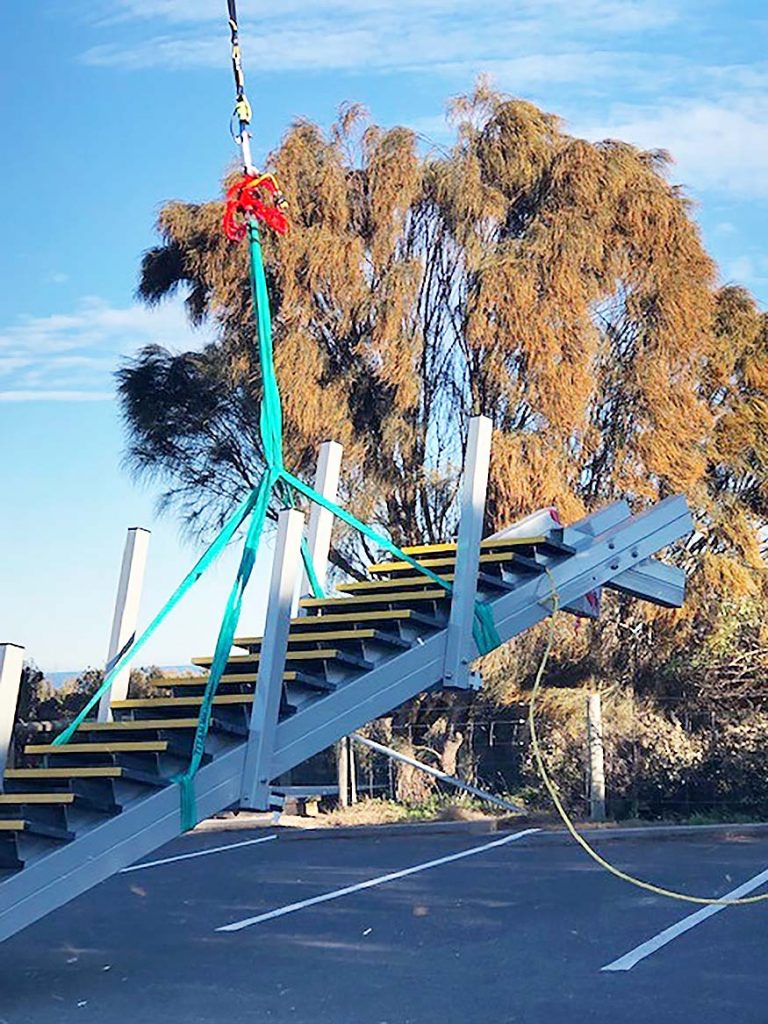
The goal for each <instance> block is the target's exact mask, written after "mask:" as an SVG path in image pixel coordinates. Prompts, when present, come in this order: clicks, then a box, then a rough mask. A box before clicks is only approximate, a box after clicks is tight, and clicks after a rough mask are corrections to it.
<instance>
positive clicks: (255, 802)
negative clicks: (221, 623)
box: [241, 509, 304, 810]
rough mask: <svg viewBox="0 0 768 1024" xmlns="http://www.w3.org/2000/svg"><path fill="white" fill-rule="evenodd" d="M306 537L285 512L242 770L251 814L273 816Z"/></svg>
mask: <svg viewBox="0 0 768 1024" xmlns="http://www.w3.org/2000/svg"><path fill="white" fill-rule="evenodd" d="M303 532H304V515H303V513H301V512H298V511H297V510H296V509H284V510H283V511H282V512H281V513H280V515H279V517H278V521H277V542H276V544H275V560H274V562H273V564H272V578H271V581H270V585H269V604H268V605H267V621H266V624H265V626H264V640H263V642H262V645H261V657H260V659H259V672H258V676H257V678H256V694H255V697H254V702H253V709H252V711H251V723H250V728H249V731H248V747H247V750H246V755H245V765H244V768H243V782H242V787H241V806H242V807H246V808H249V809H252V810H268V806H267V805H268V803H269V782H270V779H271V777H272V776H271V773H270V765H271V761H272V750H273V747H274V742H275V730H276V729H277V719H278V715H279V713H280V697H281V694H282V691H283V673H284V671H285V658H286V652H287V649H288V632H289V630H290V628H291V606H292V604H293V595H294V591H295V589H296V581H297V579H298V575H299V564H300V560H301V535H302V533H303Z"/></svg>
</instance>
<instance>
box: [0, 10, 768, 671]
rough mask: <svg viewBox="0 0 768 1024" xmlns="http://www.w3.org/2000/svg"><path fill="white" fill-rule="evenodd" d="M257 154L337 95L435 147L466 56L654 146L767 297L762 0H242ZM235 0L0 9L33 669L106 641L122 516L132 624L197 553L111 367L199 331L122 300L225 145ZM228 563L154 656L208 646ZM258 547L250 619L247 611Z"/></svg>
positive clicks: (0, 530) (4, 454)
mask: <svg viewBox="0 0 768 1024" xmlns="http://www.w3.org/2000/svg"><path fill="white" fill-rule="evenodd" d="M240 8H241V21H242V37H243V51H244V60H245V65H246V72H247V76H248V85H249V94H250V97H251V100H252V102H253V105H254V107H255V126H254V130H255V139H254V149H255V153H256V155H257V156H258V155H259V154H263V153H264V152H266V151H268V150H269V149H270V148H271V147H272V146H274V145H275V144H276V143H277V141H278V140H279V138H280V135H281V133H282V132H283V131H284V129H285V128H286V126H287V125H288V124H289V122H290V121H291V120H292V119H293V118H294V117H296V116H299V115H304V116H308V117H310V118H313V119H315V120H318V121H320V122H322V123H328V122H329V121H330V120H331V119H332V118H333V115H334V113H335V111H336V109H337V107H338V105H339V104H340V103H341V102H343V101H344V100H357V101H361V102H363V103H365V104H366V105H367V106H368V107H369V109H370V110H371V112H372V114H373V116H374V117H375V118H376V119H377V120H378V121H380V122H381V123H384V124H392V123H405V124H409V125H412V126H414V127H416V128H417V129H418V130H419V131H421V132H423V133H425V134H427V135H430V136H431V137H433V138H435V139H437V140H444V139H445V138H447V129H446V126H445V122H444V117H443V113H444V109H445V104H446V100H447V99H448V98H449V97H451V96H453V95H456V94H457V93H460V92H463V91H466V90H468V89H469V88H470V87H471V85H472V82H473V80H474V79H475V78H476V76H477V75H478V74H479V73H481V72H487V73H489V74H490V75H491V76H492V77H493V79H494V81H495V83H496V84H497V85H498V86H499V87H500V88H502V89H504V90H506V91H508V92H510V93H513V94H515V95H519V96H523V97H526V98H528V99H531V100H533V101H534V102H536V103H539V104H541V105H542V106H544V107H545V108H547V109H548V110H551V111H554V112H556V113H558V114H560V115H561V116H562V117H564V118H565V119H566V122H567V124H568V126H569V128H570V130H571V131H572V132H573V133H574V134H579V135H585V136H586V137H589V138H604V137H608V136H611V137H620V138H624V139H627V140H628V141H631V142H634V143H637V144H638V145H642V146H647V147H654V148H655V147H663V148H666V149H669V150H670V151H671V152H672V154H673V156H674V157H675V159H676V163H675V165H674V168H673V170H672V172H671V174H672V178H673V180H675V181H676V182H680V183H682V184H683V185H684V186H685V187H686V189H687V190H688V192H689V194H690V195H691V197H692V198H693V199H695V201H696V203H697V207H696V216H697V218H698V220H699V222H700V224H701V227H702V230H703V232H704V237H705V240H706V243H707V245H708V247H709V248H710V250H711V251H712V253H713V254H714V256H715V258H716V259H717V260H718V264H719V266H720V270H721V278H722V280H723V281H735V282H738V283H740V284H744V285H746V286H747V287H749V288H751V289H752V290H753V291H754V293H755V295H756V296H757V298H758V299H759V301H760V302H761V304H762V305H763V306H768V248H766V245H765V243H764V239H765V237H766V235H767V234H768V60H766V57H765V54H766V52H768V46H767V43H768V9H766V7H765V4H764V3H762V2H757V0H732V2H714V0H665V2H660V0H483V3H477V0H409V2H408V3H405V2H404V0H282V2H279V3H277V4H271V5H267V4H264V3H259V2H257V0H241V2H240ZM225 10H226V4H225V3H224V0H110V2H106V0H67V3H60V2H57V0H35V2H34V3H24V4H19V3H11V2H8V0H6V2H5V3H3V4H2V5H0V39H2V40H3V42H4V47H3V60H2V63H0V115H2V124H3V158H2V163H1V164H0V167H1V168H2V170H1V171H0V174H1V175H2V178H1V181H2V191H1V192H0V229H1V230H2V239H3V246H2V250H1V251H0V260H1V261H2V266H1V267H0V269H1V270H2V282H3V287H2V289H0V456H1V458H2V461H1V462H0V466H1V467H2V468H1V469H0V472H1V473H2V482H3V483H2V500H0V641H2V640H12V641H15V642H18V643H23V644H25V645H26V647H27V649H28V651H29V653H30V655H31V656H33V657H34V658H35V659H36V660H37V662H38V663H39V664H40V665H41V666H42V667H44V668H47V669H49V670H52V671H53V670H60V669H68V668H72V667H77V666H80V665H85V664H98V663H99V662H100V661H101V660H102V659H103V656H104V653H105V646H106V642H107V638H108V633H109V623H110V618H111V603H112V600H113V593H114V589H115V586H116V581H117V573H118V568H119V562H120V555H121V548H122V543H123V538H124V533H125V528H126V527H127V526H130V525H144V526H149V527H150V528H151V529H152V530H153V539H152V545H151V550H150V564H149V574H148V581H147V588H146V592H145V595H146V596H145V602H144V611H145V614H146V615H149V613H150V612H151V611H152V610H153V609H154V608H155V607H156V606H157V605H158V604H159V603H160V602H161V601H162V600H163V598H164V596H165V594H166V593H167V592H168V591H169V590H170V589H171V588H172V586H173V585H174V584H175V583H176V582H177V580H178V579H179V578H180V576H181V575H182V574H183V572H184V571H185V569H186V568H187V566H188V565H189V564H190V563H191V562H192V560H193V559H194V558H195V557H196V554H197V551H196V549H195V548H194V547H193V546H190V545H189V544H183V543H182V542H181V541H180V539H179V536H178V532H177V529H176V526H175V524H174V523H173V522H172V521H170V520H166V521H160V522H158V521H157V520H155V518H154V515H153V500H154V497H155V496H156V495H155V494H153V492H152V491H151V490H146V489H142V488H139V487H138V486H137V485H136V484H135V483H133V482H132V481H131V480H130V478H129V477H128V475H127V474H126V472H125V471H124V469H123V468H122V467H121V456H122V448H123V436H122V429H121V425H120V422H119V415H118V410H117V407H116V404H115V402H114V398H113V381H112V372H113V370H114V369H115V367H116V366H117V364H118V363H119V360H120V357H121V356H122V355H124V354H126V353H130V352H131V351H133V350H135V349H136V348H137V347H139V346H140V345H141V344H144V343H146V342H148V341H160V342H162V343H165V344H169V345H172V346H174V347H179V348H180V347H186V346H190V345H200V344H201V343H202V340H203V339H202V338H201V337H200V336H198V335H195V334H192V333H191V332H190V331H189V329H188V328H187V326H186V325H185V322H184V318H183V315H182V313H181V310H180V309H179V307H178V306H176V305H170V306H167V307H165V308H162V309H160V310H158V311H154V312H148V311H147V310H145V309H143V308H142V307H141V306H139V305H138V304H137V303H136V302H135V300H134V296H133V292H134V288H135V285H136V274H137V266H138V259H139V257H140V254H141V252H142V250H143V249H145V248H146V247H147V246H149V245H151V244H152V242H153V219H154V216H155V214H156V211H157V208H158V206H159V204H160V203H162V202H163V201H164V200H166V199H169V198H183V199H193V200H194V199H205V198H208V197H210V196H212V195H214V194H215V193H216V190H217V186H218V181H219V179H220V177H221V175H222V173H223V171H224V170H225V169H226V168H227V166H228V165H229V163H230V161H231V160H232V159H233V150H232V144H231V140H230V138H229V134H228V118H229V111H230V108H231V103H232V85H231V78H230V69H229V63H228V37H227V27H226V21H225V18H224V12H225ZM232 571H233V558H232V557H228V558H226V559H225V560H224V562H223V563H222V566H221V567H220V568H219V569H217V570H216V571H215V573H214V575H213V576H212V578H211V579H210V580H206V581H203V582H201V583H200V584H199V585H198V592H197V593H194V594H193V596H192V597H191V599H190V600H189V603H188V604H187V606H186V607H185V608H183V609H181V610H179V611H178V612H177V613H176V614H175V616H174V619H173V620H171V621H169V623H168V625H167V627H166V628H165V629H164V630H163V631H162V633H160V634H158V637H157V639H156V640H155V641H153V643H152V645H151V646H150V647H149V648H148V650H147V653H146V656H143V657H142V658H141V659H140V660H141V661H142V662H144V663H146V662H149V661H158V662H161V663H172V664H175V663H180V662H184V661H186V660H187V659H188V658H189V657H190V656H191V655H194V654H199V653H206V652H207V651H208V650H209V649H210V648H211V645H212V639H213V636H214V634H215V631H216V627H217V624H218V616H219V611H220V608H221V603H222V600H223V595H224V592H225V589H226V586H227V583H228V580H229V577H230V575H231V573H232ZM267 572H268V560H267V558H266V557H264V558H262V559H261V560H260V563H259V568H258V571H257V579H256V585H255V587H254V592H253V594H252V595H251V597H250V600H249V601H248V602H247V607H246V610H245V617H244V618H245V621H244V627H245V628H246V629H248V630H251V629H256V628H258V625H259V622H260V619H261V616H262V615H263V605H262V601H261V592H262V591H263V583H264V580H265V578H266V574H267Z"/></svg>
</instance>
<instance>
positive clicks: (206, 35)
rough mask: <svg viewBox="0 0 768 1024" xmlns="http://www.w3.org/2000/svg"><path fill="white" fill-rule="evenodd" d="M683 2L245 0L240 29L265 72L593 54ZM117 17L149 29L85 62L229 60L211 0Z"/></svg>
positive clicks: (132, 2) (150, 2)
mask: <svg viewBox="0 0 768 1024" xmlns="http://www.w3.org/2000/svg"><path fill="white" fill-rule="evenodd" d="M679 6H680V3H679V2H678V3H677V4H674V3H666V4H662V3H660V2H658V0H634V2H626V0H518V2H517V3H516V4H515V5H514V7H510V4H509V2H508V0H486V2H485V3H484V4H482V5H478V4H477V2H476V0H414V2H411V3H410V4H408V5H407V6H405V5H404V4H403V2H402V0H312V2H311V3H310V2H308V0H284V2H283V3H281V4H280V5H279V7H278V8H274V9H272V10H269V9H264V7H263V5H261V4H248V3H245V4H243V5H242V11H241V34H242V37H243V51H244V54H245V56H246V60H247V64H248V66H249V67H253V68H258V69H259V71H262V72H263V71H272V72H275V71H301V70H303V71H318V70H335V71H340V70H350V71H351V70H367V71H370V70H379V71H397V70H406V69H407V70H412V69H413V70H424V71H427V70H435V69H437V70H439V66H440V65H456V63H457V62H462V63H466V62H473V61H474V62H476V61H477V60H479V59H485V60H493V59H496V60H507V59H510V58H520V59H523V58H525V57H528V56H530V55H533V59H534V60H535V59H536V54H537V53H538V52H539V51H541V50H543V51H545V52H548V51H552V54H554V55H556V54H557V53H558V52H559V51H562V50H566V51H567V50H569V49H570V50H572V51H573V54H574V57H578V56H579V55H580V54H581V55H586V56H587V57H588V55H589V50H590V49H595V47H594V45H592V46H587V47H586V48H585V47H584V46H583V42H584V36H585V33H590V34H591V36H592V37H593V38H600V39H603V38H605V37H606V36H608V35H612V36H619V37H620V36H625V35H626V36H636V35H637V34H638V33H645V32H647V31H649V30H650V29H653V28H661V27H666V26H668V25H669V24H671V23H672V22H674V21H675V20H676V19H677V18H678V16H679V11H678V8H679ZM115 17H118V18H119V19H120V20H122V21H125V20H134V21H138V22H141V23H144V22H145V23H147V24H148V25H149V26H150V31H151V32H152V35H150V36H149V37H145V38H139V39H136V38H132V39H131V40H130V41H125V40H124V39H122V38H121V39H112V40H110V41H107V42H104V43H101V44H99V45H97V46H94V47H91V48H90V49H89V50H87V51H86V52H85V53H84V54H83V57H82V59H83V60H84V61H85V62H86V63H88V64H91V65H96V66H110V67H119V68H123V69H127V70H145V69H147V68H152V67H158V68H164V69H167V70H178V69H187V68H213V67H216V68H220V67H223V66H226V62H227V57H228V45H229V43H228V34H227V32H226V25H225V23H224V20H223V18H221V16H220V13H219V12H218V11H217V10H216V9H215V8H214V6H213V5H211V4H210V3H209V2H207V0H198V2H195V0H191V2H187V0H123V2H122V4H121V5H119V7H118V9H117V10H116V11H115V8H114V5H111V9H110V18H112V19H113V20H114V18H115ZM214 21H216V22H221V24H222V29H223V31H220V30H217V29H215V28H214V27H213V22H214ZM209 23H210V24H209ZM103 27H106V28H107V29H109V28H110V23H109V22H107V23H106V25H105V26H103ZM597 33H599V35H597ZM111 34H112V35H114V34H115V33H111ZM133 34H134V33H132V35H133ZM629 63H630V62H628V61H626V59H625V61H624V66H625V67H628V66H629ZM577 74H578V75H581V76H582V77H583V74H582V72H581V70H579V71H578V73H577ZM568 80H569V81H576V80H577V77H571V78H569V79H568ZM588 80H589V79H588V78H587V81H588Z"/></svg>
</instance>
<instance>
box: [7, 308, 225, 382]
mask: <svg viewBox="0 0 768 1024" xmlns="http://www.w3.org/2000/svg"><path fill="white" fill-rule="evenodd" d="M205 340H206V335H205V334H204V333H202V332H193V331H192V330H191V329H190V327H189V326H188V324H187V321H186V317H185V315H184V310H183V307H182V305H181V303H180V302H169V303H166V304H164V305H161V306H160V307H158V308H156V309H147V308H146V307H144V306H140V305H138V304H134V305H130V306H124V307H116V306H110V305H109V304H108V303H106V302H104V301H103V300H101V299H98V298H93V297H89V298H85V299H83V300H82V301H81V302H80V304H79V305H78V306H77V308H76V309H75V310H74V311H73V312H70V313H52V314H50V315H48V316H36V317H33V316H20V317H18V318H17V320H16V321H15V322H14V323H12V324H11V325H9V326H8V327H6V328H5V329H0V378H2V382H3V387H4V389H3V391H2V392H0V398H2V400H3V401H6V402H8V401H14V402H18V401H34V400H35V396H44V400H46V401H84V400H88V399H89V396H90V400H93V401H101V400H103V398H104V396H105V395H107V396H113V391H112V390H111V388H112V374H113V372H114V370H115V369H116V368H117V365H118V363H119V360H120V357H121V356H124V355H127V354H129V353H131V352H134V351H136V349H138V348H139V347H140V346H142V345H145V344H148V343H150V342H157V343H159V344H163V345H167V346H169V347H170V348H173V349H179V348H197V347H200V345H201V344H202V343H204V342H205ZM9 396H10V397H9ZM41 400H42V399H41Z"/></svg>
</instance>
